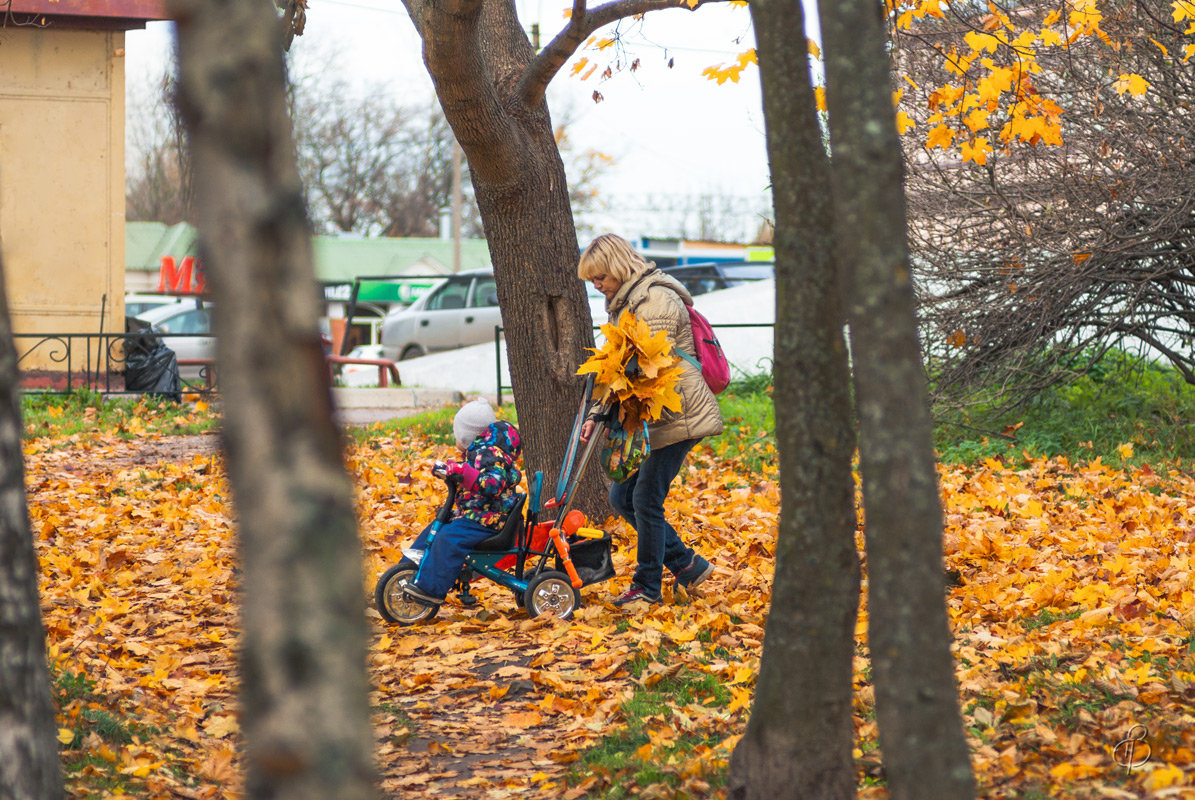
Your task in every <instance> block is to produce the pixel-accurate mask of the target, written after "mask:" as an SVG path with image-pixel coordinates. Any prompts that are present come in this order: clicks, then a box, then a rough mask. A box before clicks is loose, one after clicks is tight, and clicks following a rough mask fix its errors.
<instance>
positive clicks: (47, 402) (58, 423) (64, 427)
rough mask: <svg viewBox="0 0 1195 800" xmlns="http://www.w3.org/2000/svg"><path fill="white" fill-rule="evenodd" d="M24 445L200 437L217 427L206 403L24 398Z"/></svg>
mask: <svg viewBox="0 0 1195 800" xmlns="http://www.w3.org/2000/svg"><path fill="white" fill-rule="evenodd" d="M21 419H22V423H23V426H24V436H25V438H26V439H36V438H41V437H54V438H57V437H69V436H88V435H99V434H106V433H115V434H116V435H117V436H119V437H121V438H122V439H138V438H142V437H145V436H147V435H159V436H179V435H190V434H198V433H206V432H208V431H212V430H215V429H217V428H218V427H219V415H218V413H217V412H216V411H215V410H214V409H212V408H211V407H210V406H209V405H208V403H206V402H203V401H200V402H196V403H190V402H182V403H174V402H171V401H169V400H160V399H157V398H151V397H148V396H139V397H116V396H104V395H101V394H99V393H97V392H91V391H86V390H82V391H76V392H71V393H70V394H48V393H47V394H43V393H34V392H30V393H26V394H25V395H23V396H22V401H21Z"/></svg>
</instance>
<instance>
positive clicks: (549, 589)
mask: <svg viewBox="0 0 1195 800" xmlns="http://www.w3.org/2000/svg"><path fill="white" fill-rule="evenodd" d="M524 602H525V603H526V605H527V613H528V614H530V615H531V616H533V617H538V616H539V615H540V614H548V615H550V616H553V617H559V618H560V619H568V618H570V617H571V616H572V615H573V612H574V611H576V610H577V609H578V608H579V607H580V606H581V593H580V592H578V591H577V590H576V589H574V588H573V585H572V583H571V582H570V581H569V579H568V576H567V575H565V574H564V573H563V572H557V571H556V570H553V569H550V570H546V571H544V572H541V573H540V574H538V575H536V576H535V577H534V578H532V579H531V583H529V584H527V592H526V594H525V595H524Z"/></svg>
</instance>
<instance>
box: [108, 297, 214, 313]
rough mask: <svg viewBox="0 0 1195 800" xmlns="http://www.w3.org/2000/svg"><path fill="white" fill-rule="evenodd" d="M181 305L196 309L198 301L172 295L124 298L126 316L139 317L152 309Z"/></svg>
mask: <svg viewBox="0 0 1195 800" xmlns="http://www.w3.org/2000/svg"><path fill="white" fill-rule="evenodd" d="M179 304H183V305H188V306H189V307H190V308H195V306H196V305H197V301H196V299H195V298H193V297H179V296H177V295H172V294H126V295H125V296H124V315H125V316H126V317H139V316H141V315H142V314H144V313H145V312H146V311H149V310H150V309H151V308H158V307H159V306H169V305H179Z"/></svg>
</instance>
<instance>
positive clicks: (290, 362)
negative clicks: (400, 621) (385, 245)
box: [171, 0, 375, 800]
mask: <svg viewBox="0 0 1195 800" xmlns="http://www.w3.org/2000/svg"><path fill="white" fill-rule="evenodd" d="M171 8H172V10H173V12H174V13H175V16H176V19H177V22H178V54H179V78H180V92H179V102H180V105H181V108H182V111H183V113H184V115H185V117H186V119H187V122H188V124H189V126H190V132H191V136H190V142H191V148H192V163H193V164H194V181H195V200H196V203H195V207H196V214H197V219H196V222H197V227H198V229H199V234H200V246H201V252H202V254H203V258H204V261H205V263H206V264H207V268H208V278H209V285H210V287H211V290H212V295H213V297H214V299H215V302H216V306H215V312H214V313H215V330H216V334H217V339H218V345H217V347H218V351H217V352H218V359H219V367H220V370H221V376H220V383H221V386H222V388H223V405H224V420H223V423H224V427H223V437H224V442H223V443H224V449H225V454H226V459H227V465H228V472H229V479H230V482H231V485H232V489H233V494H234V499H235V505H236V510H237V517H238V520H237V521H238V537H239V539H238V549H239V557H240V563H241V568H242V571H241V579H240V601H241V626H242V644H241V651H240V653H239V668H240V676H239V677H240V684H241V702H242V708H241V728H242V731H243V734H244V741H245V767H246V792H247V795H248V796H249V797H253V798H281V797H286V798H310V800H327V798H331V797H335V798H338V800H356V799H357V798H370V797H373V796H374V777H375V775H374V765H373V741H372V734H371V730H370V721H369V684H368V679H367V676H366V669H365V660H366V639H367V636H366V634H367V629H366V619H365V606H366V599H365V597H364V594H363V585H364V584H363V578H362V574H361V563H362V561H361V550H360V542H359V540H358V538H357V529H356V516H355V510H354V506H353V497H352V491H353V490H352V484H351V481H350V479H349V477H348V475H347V473H346V471H345V468H344V463H343V441H342V439H341V436H340V433H339V431H338V430H337V428H336V426H335V424H334V422H333V417H332V402H331V389H330V384H329V376H328V372H327V368H326V366H325V364H324V358H323V353H322V349H321V347H320V340H319V334H318V330H317V327H316V318H317V316H318V309H319V293H318V288H317V284H316V282H315V270H314V261H313V257H312V250H311V230H310V225H309V222H308V219H307V216H306V211H305V209H304V205H303V193H302V186H301V184H300V180H299V175H298V170H297V167H296V164H295V151H294V146H293V143H292V139H291V129H290V120H289V118H288V116H287V112H286V99H285V92H284V85H285V75H284V68H283V59H282V36H283V31H282V28H281V26H280V24H279V21H278V19H277V17H276V15H275V11H274V8H273V5H272V4H271V3H270V2H269V0H239V1H238V0H177V1H176V2H174V3H172V6H171Z"/></svg>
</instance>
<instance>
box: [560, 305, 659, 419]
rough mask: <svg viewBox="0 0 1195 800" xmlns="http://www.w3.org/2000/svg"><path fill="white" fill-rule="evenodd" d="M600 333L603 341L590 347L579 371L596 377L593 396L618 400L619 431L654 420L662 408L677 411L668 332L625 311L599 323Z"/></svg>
mask: <svg viewBox="0 0 1195 800" xmlns="http://www.w3.org/2000/svg"><path fill="white" fill-rule="evenodd" d="M602 335H603V336H605V338H606V341H605V342H604V343H603V344H602V346H601V347H595V348H591V350H592V352H593V355H592V356H590V357H589V359H588V360H586V362H585V363H584V364H582V365H581V366H580V367H579V368H578V369H577V374H578V375H588V374H591V373H592V374H593V375H594V376H595V382H596V385H597V391H596V392H595V399H596V400H597V401H598V402H601V403H605V404H610V405H613V404H617V405H618V418H619V422H620V424H621V425H622V429H623V430H626V431H632V430H636V429H638V428H640V427H641V426H642V425H643V423H645V422H654V421H656V420H658V419H659V418H660V416H661V415H662V414H663V413H664V411H666V410H667V411H680V410H681V405H680V395H679V394H677V392H676V382H677V380H678V379H679V378H680V375H681V369H682V368H681V367H680V365H679V362H680V357H679V356H677V355H676V354H675V353H674V352H673V349H672V342H670V341H669V340H668V333H667V332H666V331H656V332H655V333H653V332H652V330H651V328H650V327H649V326H648V324H647V323H646V322H643V321H642V320H640V319H638V318H637V317H636V316H635V315H634V314H632V313H631V312H629V311H624V312H623V313H622V316H621V317H619V320H618V323H617V324H613V325H612V324H610V323H607V324H605V325H603V326H602Z"/></svg>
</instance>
